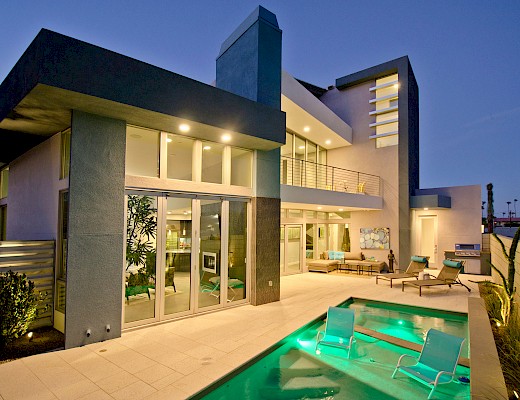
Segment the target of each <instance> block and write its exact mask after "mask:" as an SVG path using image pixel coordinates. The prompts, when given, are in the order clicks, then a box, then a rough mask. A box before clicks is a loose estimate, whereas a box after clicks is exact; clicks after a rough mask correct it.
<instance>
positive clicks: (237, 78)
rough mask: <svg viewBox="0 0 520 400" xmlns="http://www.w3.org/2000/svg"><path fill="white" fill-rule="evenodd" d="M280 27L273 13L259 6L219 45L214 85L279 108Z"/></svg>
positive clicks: (280, 73)
mask: <svg viewBox="0 0 520 400" xmlns="http://www.w3.org/2000/svg"><path fill="white" fill-rule="evenodd" d="M281 65H282V31H281V30H280V29H278V23H277V21H276V16H275V15H274V14H273V13H271V12H270V11H268V10H266V9H265V8H263V7H261V6H259V7H258V8H257V9H256V10H255V11H254V12H253V13H252V14H251V15H250V16H249V17H248V18H246V20H245V21H244V22H243V23H242V24H241V25H240V26H239V27H238V28H237V29H236V30H235V32H233V33H232V34H231V36H230V37H229V38H228V39H227V40H226V41H225V42H224V44H223V45H222V49H221V53H220V55H219V57H218V58H217V75H216V76H217V79H216V86H217V87H218V88H219V89H224V90H227V91H229V92H232V93H235V94H238V95H240V96H243V97H246V98H248V99H250V100H253V101H257V102H259V103H262V104H266V105H268V106H271V107H273V108H275V109H277V110H279V109H280V103H281V96H280V93H281V88H282V68H281Z"/></svg>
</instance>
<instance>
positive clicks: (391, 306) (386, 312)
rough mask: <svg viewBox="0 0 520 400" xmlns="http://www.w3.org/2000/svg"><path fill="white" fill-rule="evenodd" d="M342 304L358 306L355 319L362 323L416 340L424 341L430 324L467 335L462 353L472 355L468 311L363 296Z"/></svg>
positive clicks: (351, 306)
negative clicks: (409, 304) (470, 353)
mask: <svg viewBox="0 0 520 400" xmlns="http://www.w3.org/2000/svg"><path fill="white" fill-rule="evenodd" d="M339 307H348V308H350V309H352V310H354V312H355V313H356V318H355V323H356V325H358V326H362V327H364V328H367V329H371V330H374V331H377V332H381V333H384V334H386V335H390V336H394V337H397V338H399V339H403V340H407V341H409V342H412V343H418V344H421V345H422V343H423V342H424V338H425V336H426V332H427V331H428V330H429V329H430V328H434V329H437V330H439V331H442V332H446V333H449V334H451V335H455V336H459V337H463V338H465V339H466V341H465V342H464V347H463V349H462V353H461V356H462V357H466V358H468V356H469V329H468V316H467V314H463V313H456V312H448V311H439V310H433V309H429V308H423V307H414V306H407V305H400V304H395V303H386V302H380V301H374V300H365V299H359V298H351V299H349V300H347V301H346V302H344V303H343V304H341V305H339Z"/></svg>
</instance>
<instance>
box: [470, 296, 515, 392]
mask: <svg viewBox="0 0 520 400" xmlns="http://www.w3.org/2000/svg"><path fill="white" fill-rule="evenodd" d="M468 323H469V342H470V357H471V367H470V382H471V383H470V395H471V398H472V399H508V394H507V388H506V383H505V381H504V375H503V373H502V367H501V365H500V359H499V358H498V352H497V348H496V345H495V339H494V337H493V332H492V331H491V324H490V323H489V317H488V313H487V311H486V306H485V303H484V300H483V299H481V298H480V297H468Z"/></svg>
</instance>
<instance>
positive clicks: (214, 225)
mask: <svg viewBox="0 0 520 400" xmlns="http://www.w3.org/2000/svg"><path fill="white" fill-rule="evenodd" d="M221 221H222V202H221V201H220V200H200V251H199V266H200V268H199V295H198V308H199V309H201V308H205V307H211V306H215V305H218V304H220V278H221V271H220V261H221Z"/></svg>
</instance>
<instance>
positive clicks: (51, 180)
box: [6, 134, 67, 240]
mask: <svg viewBox="0 0 520 400" xmlns="http://www.w3.org/2000/svg"><path fill="white" fill-rule="evenodd" d="M59 173H60V135H59V134H57V135H54V136H53V137H51V138H49V139H48V140H46V141H45V142H43V143H41V144H40V145H38V146H37V147H35V148H33V149H31V150H29V151H28V152H27V153H25V154H23V155H22V156H21V157H19V158H17V159H16V160H15V161H13V162H12V163H11V164H10V166H9V194H8V198H7V209H8V216H7V229H6V230H7V232H6V235H7V240H56V236H57V229H58V197H59V191H60V190H61V189H63V188H65V187H66V186H67V182H66V180H64V181H61V182H60V180H59Z"/></svg>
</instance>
